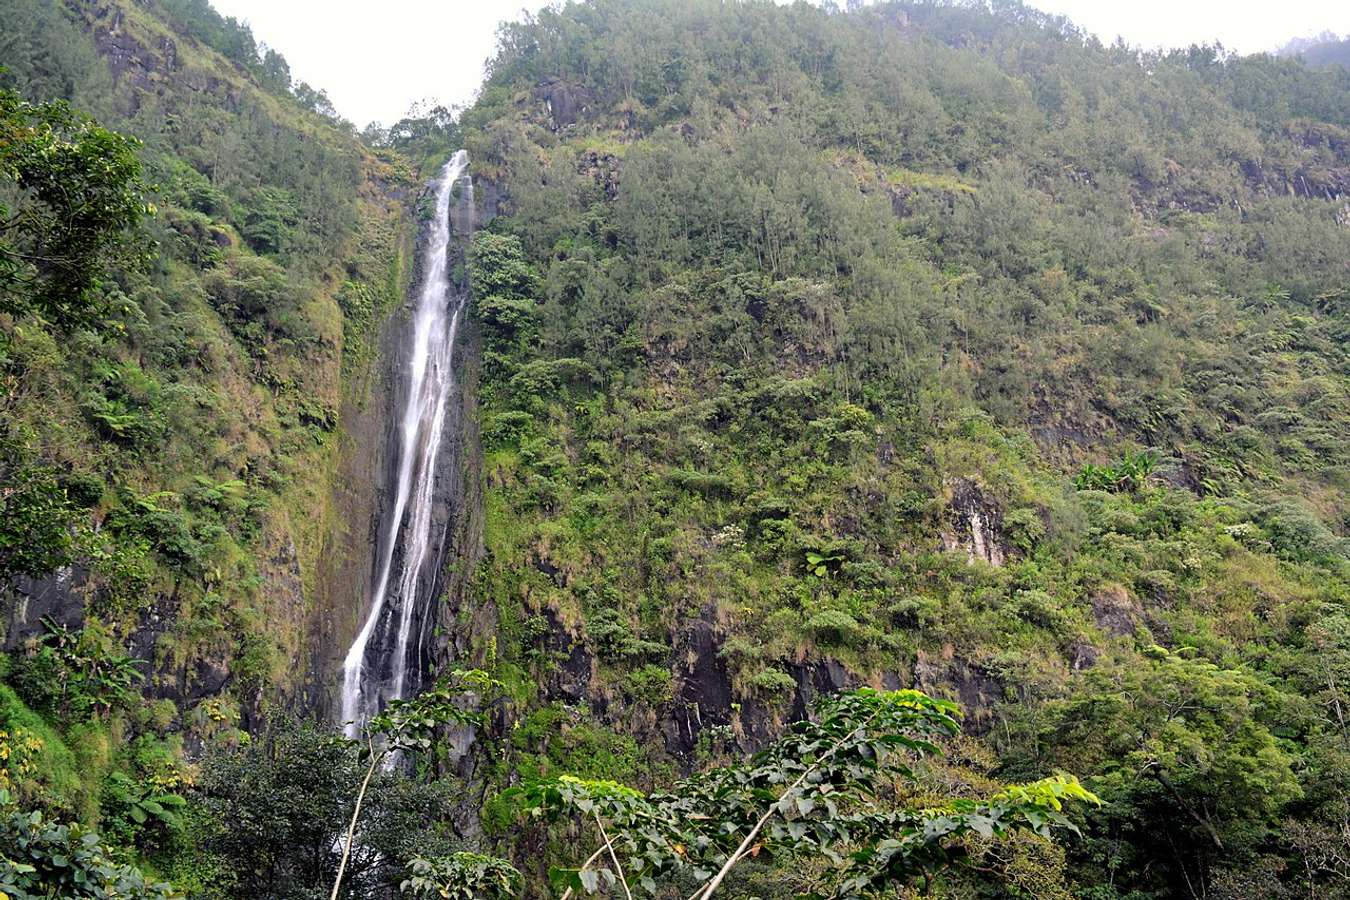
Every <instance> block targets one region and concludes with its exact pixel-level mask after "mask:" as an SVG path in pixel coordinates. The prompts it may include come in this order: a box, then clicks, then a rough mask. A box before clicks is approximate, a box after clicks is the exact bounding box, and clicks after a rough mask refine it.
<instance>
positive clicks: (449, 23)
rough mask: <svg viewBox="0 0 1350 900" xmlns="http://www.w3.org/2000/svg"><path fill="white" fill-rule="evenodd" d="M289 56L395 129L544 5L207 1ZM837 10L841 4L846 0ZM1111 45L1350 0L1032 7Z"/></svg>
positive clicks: (1342, 12)
mask: <svg viewBox="0 0 1350 900" xmlns="http://www.w3.org/2000/svg"><path fill="white" fill-rule="evenodd" d="M211 2H212V3H213V5H214V6H215V7H216V9H218V10H220V11H221V12H222V13H224V14H225V15H228V16H236V17H238V18H240V19H244V20H246V21H247V22H248V23H249V24H250V25H252V26H253V34H254V36H255V37H256V38H257V39H258V40H260V41H263V42H265V43H266V44H268V45H269V46H272V47H275V48H277V49H278V50H280V51H281V53H282V54H283V55H285V57H286V59H287V60H288V61H289V62H290V64H291V72H292V74H293V75H294V76H295V77H296V78H300V79H303V80H305V81H307V82H309V83H310V84H311V85H313V86H314V87H316V88H323V89H324V90H326V91H327V92H328V96H329V98H330V99H331V100H332V101H333V105H334V106H336V107H337V109H338V112H340V113H341V114H342V115H344V116H346V117H347V118H348V119H350V120H352V121H353V122H355V123H356V124H357V125H358V126H364V125H365V124H366V123H367V122H370V121H380V122H384V123H385V124H389V123H391V122H393V121H396V120H397V119H398V118H400V117H401V116H402V115H403V113H404V112H405V111H406V110H407V109H408V107H409V105H410V104H411V103H413V102H414V101H417V100H421V99H437V100H440V101H441V102H444V103H447V104H455V103H459V104H463V103H468V102H469V101H470V100H471V99H472V98H473V95H474V92H475V91H476V90H477V88H478V83H479V80H480V78H481V76H482V71H483V62H484V61H485V60H486V59H487V58H488V56H490V55H491V53H492V49H493V46H494V40H495V38H494V34H495V32H496V28H497V23H498V22H499V21H501V20H503V19H514V18H518V17H519V16H520V14H521V11H522V10H525V9H529V10H531V11H534V10H538V9H539V8H540V7H542V6H544V5H545V3H544V0H379V2H371V0H211ZM840 5H843V4H842V3H841V4H840ZM1031 5H1032V6H1036V7H1039V8H1041V9H1044V10H1046V11H1048V12H1055V13H1062V14H1064V15H1067V16H1068V17H1069V18H1071V19H1073V20H1074V21H1075V22H1077V23H1078V24H1079V25H1081V26H1083V27H1085V28H1087V29H1088V30H1089V31H1092V32H1094V33H1096V34H1097V35H1099V36H1100V37H1101V38H1102V40H1103V41H1105V42H1107V43H1110V42H1111V41H1113V40H1115V38H1116V37H1117V36H1121V37H1124V38H1125V40H1126V41H1127V42H1129V43H1130V44H1133V45H1135V46H1142V47H1146V48H1153V47H1159V46H1163V47H1175V46H1186V45H1189V44H1192V43H1199V42H1204V41H1214V40H1218V41H1219V42H1221V43H1222V44H1223V45H1224V46H1225V47H1228V48H1230V49H1233V50H1237V51H1239V52H1242V53H1255V52H1258V51H1262V50H1273V49H1275V48H1276V47H1279V46H1281V45H1283V44H1284V43H1286V42H1287V41H1288V40H1289V39H1290V38H1294V37H1306V36H1308V35H1311V34H1315V33H1318V32H1321V31H1324V30H1330V31H1334V32H1336V33H1337V34H1346V33H1350V2H1347V0H1283V2H1280V3H1272V2H1270V0H1260V2H1256V0H1031Z"/></svg>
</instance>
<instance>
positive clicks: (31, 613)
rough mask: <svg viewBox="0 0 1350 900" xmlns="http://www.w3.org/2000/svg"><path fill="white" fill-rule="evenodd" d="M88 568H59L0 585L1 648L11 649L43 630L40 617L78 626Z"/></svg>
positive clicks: (43, 626)
mask: <svg viewBox="0 0 1350 900" xmlns="http://www.w3.org/2000/svg"><path fill="white" fill-rule="evenodd" d="M87 578H88V572H86V571H85V570H84V569H83V568H81V567H70V568H65V569H61V570H60V571H59V572H55V573H53V574H52V575H49V576H47V577H46V578H38V579H34V578H16V579H14V581H13V582H12V583H11V584H9V585H0V606H2V607H3V609H4V610H5V635H4V649H5V650H13V649H15V648H16V647H19V646H21V645H22V644H23V643H24V642H25V641H27V640H28V639H29V638H32V637H35V636H37V635H40V634H42V633H43V632H44V631H45V630H46V626H45V625H43V619H47V618H50V619H51V620H52V621H53V622H55V623H56V624H57V625H64V626H65V627H67V628H79V627H80V626H82V625H83V624H84V608H85V601H86V594H87V592H88V585H87Z"/></svg>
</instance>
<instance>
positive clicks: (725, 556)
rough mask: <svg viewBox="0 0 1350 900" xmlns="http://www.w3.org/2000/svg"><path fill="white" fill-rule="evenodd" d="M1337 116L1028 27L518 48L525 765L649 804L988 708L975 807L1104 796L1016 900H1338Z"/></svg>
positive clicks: (504, 257) (505, 162) (1249, 86)
mask: <svg viewBox="0 0 1350 900" xmlns="http://www.w3.org/2000/svg"><path fill="white" fill-rule="evenodd" d="M1347 91H1350V81H1348V80H1347V73H1346V72H1345V71H1343V70H1339V69H1326V70H1314V69H1311V68H1308V67H1305V66H1304V65H1302V64H1301V63H1299V62H1297V61H1295V60H1289V59H1276V58H1271V57H1265V56H1256V57H1237V56H1232V55H1228V54H1225V53H1223V52H1222V51H1220V50H1218V49H1216V48H1209V47H1193V48H1189V49H1185V50H1178V51H1171V52H1165V53H1150V54H1140V53H1137V52H1135V51H1132V50H1130V49H1128V48H1125V47H1123V46H1115V47H1105V46H1103V45H1101V44H1100V43H1098V42H1097V41H1096V40H1094V39H1092V38H1090V37H1088V36H1086V35H1084V34H1083V33H1081V32H1079V31H1077V30H1075V29H1074V28H1073V27H1072V26H1071V25H1070V24H1069V23H1068V22H1066V21H1064V20H1062V19H1057V18H1053V17H1049V16H1044V15H1042V14H1040V13H1036V12H1035V11H1033V10H1031V9H1029V8H1026V7H1023V6H1020V5H1017V4H1000V5H998V8H997V11H996V12H991V11H989V10H988V9H987V8H986V7H985V5H984V4H979V3H953V4H926V3H925V4H905V3H879V4H875V5H872V6H868V7H866V8H863V9H858V10H855V11H852V12H849V13H839V12H835V11H831V10H828V9H827V10H821V9H817V8H813V7H811V6H808V5H805V4H798V5H795V6H790V7H778V6H775V5H772V4H767V3H762V4H761V3H733V4H722V3H713V2H706V3H705V2H694V3H687V2H681V3H676V2H663V0H594V2H590V3H586V4H583V5H577V6H573V7H568V8H565V9H557V10H544V11H542V12H540V13H539V14H538V16H537V17H534V18H532V19H530V20H528V21H525V22H523V23H520V24H517V25H509V26H507V27H506V28H505V29H504V30H503V32H502V40H501V50H500V52H499V54H498V56H497V58H496V59H494V60H493V62H492V63H491V65H490V67H489V78H488V82H487V84H486V86H485V87H484V89H483V92H482V94H481V97H480V99H479V101H478V103H477V104H476V105H475V106H474V107H473V108H471V109H469V110H467V111H466V112H465V113H464V115H463V116H462V118H461V127H462V129H463V132H464V141H465V145H466V146H467V147H468V148H469V152H470V156H471V158H472V159H473V161H474V166H475V168H476V171H477V172H478V173H479V176H480V177H481V178H486V179H490V180H493V181H496V182H498V183H500V184H501V185H502V186H503V187H504V188H505V190H506V192H507V195H508V197H509V205H508V206H507V207H506V208H505V210H504V213H505V214H504V215H503V216H501V217H499V218H498V219H497V220H495V221H494V222H493V223H492V224H491V226H490V227H489V228H488V230H487V232H486V233H480V234H479V235H478V237H477V238H476V242H475V253H474V255H473V259H472V267H471V269H472V271H471V275H472V277H473V281H474V285H475V291H476V301H475V302H476V313H477V317H478V319H479V321H480V323H481V325H482V329H483V366H482V384H481V389H480V401H481V403H482V407H483V411H482V421H483V441H484V453H485V460H484V484H485V487H486V497H485V501H484V506H485V511H486V517H487V522H486V526H485V530H486V539H487V540H486V543H487V550H488V553H487V556H486V559H485V562H484V564H483V566H482V568H481V569H480V572H479V575H478V582H477V585H478V590H479V591H480V593H481V595H482V602H484V603H490V604H492V608H495V609H496V610H498V611H499V616H500V620H501V622H502V632H501V634H500V635H499V638H498V640H497V642H496V644H495V651H496V653H497V657H498V658H499V659H500V660H501V661H502V665H504V666H510V667H512V668H513V670H515V671H518V670H522V669H523V670H525V671H527V672H529V673H532V674H533V678H524V679H518V680H519V681H521V683H522V684H523V686H524V687H525V688H526V689H527V690H528V689H529V688H531V687H534V691H535V697H534V698H533V699H532V700H530V701H529V705H531V706H532V707H533V708H535V709H537V710H539V711H541V712H539V713H534V714H532V716H531V718H530V719H528V720H527V721H529V722H531V723H535V722H537V721H538V719H537V717H538V716H539V715H540V714H542V711H547V710H550V709H556V708H557V704H558V703H559V701H560V700H564V701H565V700H566V698H569V697H575V696H577V695H580V696H581V697H582V698H583V702H584V703H585V704H588V705H589V707H590V713H589V717H587V716H586V714H584V713H583V714H563V713H561V712H559V713H549V715H550V716H551V721H557V722H558V723H559V724H558V725H557V726H555V727H564V728H565V727H566V726H570V725H571V724H572V723H575V722H578V721H585V722H587V725H586V727H587V728H596V727H597V726H599V725H608V726H609V727H611V728H614V729H616V730H617V731H619V732H621V733H625V732H627V733H631V734H632V735H633V736H634V738H635V740H636V747H637V748H639V750H640V752H641V753H642V754H644V755H645V756H646V757H648V758H649V759H650V760H651V762H650V763H647V764H643V763H641V762H639V763H637V764H636V765H635V766H634V767H633V768H635V769H636V770H639V771H642V770H644V769H646V768H650V767H651V766H653V765H660V764H662V763H665V762H666V761H668V760H671V759H672V758H674V759H676V760H679V759H686V758H687V757H681V756H680V755H679V754H682V753H688V752H690V750H691V749H692V748H691V745H692V744H694V743H697V747H698V748H699V749H698V751H697V752H698V753H700V754H717V753H728V752H731V753H735V752H744V751H745V750H748V749H753V748H755V747H758V746H762V743H761V742H762V741H763V740H764V739H765V737H764V735H766V734H772V733H777V732H778V731H779V730H780V729H781V728H782V727H783V724H784V722H785V721H788V720H790V719H791V718H792V717H793V716H794V715H800V712H794V709H800V703H801V702H802V700H803V699H804V697H809V696H810V694H809V693H808V692H809V691H810V690H811V686H812V685H813V684H817V683H819V681H817V679H821V680H823V679H824V678H825V677H826V676H829V673H830V672H833V671H836V670H835V669H833V668H831V667H833V666H836V665H838V666H842V668H843V669H844V670H846V671H847V672H850V673H852V677H853V678H855V679H857V680H858V681H861V682H864V683H866V682H868V681H870V682H871V683H879V682H880V681H881V680H882V679H884V678H888V677H895V678H898V679H899V680H900V681H901V682H902V683H905V682H912V683H916V684H918V685H919V686H921V687H924V688H925V689H928V690H931V691H936V692H938V693H940V694H943V695H946V696H952V697H957V696H959V697H960V698H961V699H962V700H963V701H964V702H965V705H966V706H967V707H968V708H969V712H970V725H971V728H972V730H973V731H974V732H975V733H976V734H978V735H979V738H980V740H979V746H980V750H979V752H978V753H976V754H975V756H974V757H971V758H970V760H971V766H972V769H973V771H972V772H969V773H968V774H966V775H965V776H964V777H967V778H977V777H980V776H979V775H977V774H975V773H988V774H991V775H992V776H993V777H994V778H995V779H1007V780H1011V781H1017V780H1027V779H1030V778H1033V777H1039V775H1040V774H1043V773H1045V772H1047V771H1054V770H1055V769H1057V768H1061V767H1062V768H1063V769H1066V770H1069V771H1073V772H1076V773H1078V774H1079V775H1080V776H1082V777H1083V779H1084V784H1085V785H1086V786H1087V787H1088V788H1089V789H1090V790H1092V791H1093V792H1095V793H1097V794H1098V795H1100V796H1101V797H1102V799H1103V800H1104V801H1105V805H1104V806H1103V807H1102V808H1101V809H1100V810H1093V811H1090V812H1088V813H1087V814H1086V815H1085V816H1083V817H1082V819H1081V820H1079V821H1080V822H1081V824H1082V826H1083V837H1082V839H1081V840H1070V841H1069V842H1068V843H1067V845H1066V847H1067V854H1066V855H1064V856H1063V857H1062V858H1060V859H1059V860H1058V862H1054V861H1051V860H1050V859H1049V857H1040V858H1039V860H1040V861H1039V862H1038V863H1037V865H1038V866H1044V867H1045V868H1043V869H1040V871H1041V872H1042V876H1041V877H1039V878H1032V879H1031V883H1032V884H1034V885H1035V887H1033V888H1021V889H1020V890H1025V891H1027V892H1028V893H1025V894H1013V895H1017V896H1022V895H1028V896H1029V895H1035V896H1064V897H1067V896H1091V897H1099V898H1107V897H1130V898H1144V897H1163V896H1169V897H1170V896H1195V897H1200V896H1205V897H1216V896H1222V897H1246V896H1253V895H1257V894H1260V895H1269V896H1281V897H1282V896H1301V895H1303V894H1307V893H1318V892H1322V891H1325V892H1329V895H1334V894H1336V892H1337V891H1340V890H1343V888H1344V883H1345V881H1344V880H1345V878H1346V876H1347V874H1350V873H1347V872H1346V870H1345V868H1344V866H1343V865H1342V864H1341V863H1336V862H1334V861H1332V860H1333V858H1336V859H1340V858H1344V855H1345V852H1346V850H1347V848H1346V845H1345V842H1344V838H1343V837H1333V835H1335V834H1338V833H1339V832H1338V831H1337V829H1339V828H1340V824H1339V823H1341V822H1343V821H1344V814H1345V806H1344V803H1343V799H1340V797H1341V796H1342V794H1343V791H1342V787H1343V782H1344V778H1343V772H1344V770H1345V766H1346V762H1347V758H1346V756H1345V744H1344V742H1345V735H1346V729H1345V724H1344V721H1343V717H1342V716H1340V715H1339V714H1338V713H1337V710H1338V709H1341V708H1343V705H1344V703H1345V699H1344V690H1345V689H1344V684H1345V678H1346V673H1345V672H1344V671H1342V670H1343V668H1344V665H1343V664H1344V662H1345V659H1346V653H1347V645H1346V644H1345V638H1344V635H1343V634H1342V631H1343V628H1342V625H1341V624H1340V623H1343V621H1344V619H1345V615H1346V603H1347V601H1348V600H1350V580H1348V578H1350V556H1348V555H1347V550H1350V543H1347V533H1348V529H1350V520H1348V519H1347V518H1346V517H1345V510H1346V509H1347V508H1350V503H1348V502H1347V499H1348V498H1347V488H1350V482H1347V479H1346V475H1347V463H1350V457H1347V455H1346V453H1347V444H1346V442H1345V439H1344V436H1343V435H1344V434H1345V433H1347V432H1348V431H1350V381H1347V376H1350V357H1347V356H1346V352H1345V348H1346V346H1347V342H1346V338H1347V335H1350V331H1347V325H1348V324H1350V322H1348V321H1347V318H1346V310H1347V307H1346V304H1345V299H1346V298H1345V294H1344V291H1345V283H1346V276H1347V274H1350V269H1347V260H1350V231H1348V230H1347V229H1346V227H1345V224H1344V222H1345V214H1344V211H1343V209H1342V207H1343V206H1344V203H1345V187H1344V185H1345V184H1346V183H1347V182H1346V181H1345V178H1346V176H1347V173H1348V172H1350V157H1347V155H1346V147H1347V146H1350V144H1347V143H1346V141H1347V137H1350V132H1347V128H1348V127H1350V120H1347V117H1346V109H1347V108H1350V107H1347V105H1346V99H1345V98H1346V97H1347V96H1350V94H1348V93H1347ZM560 110H562V111H564V112H563V113H562V114H561V115H559V111H560ZM528 622H538V623H544V624H543V628H544V630H543V631H542V632H536V631H534V630H532V629H529V628H521V627H520V626H519V625H518V624H516V623H528ZM550 623H552V624H550ZM708 633H711V635H712V638H711V643H712V647H711V650H710V649H709V648H708V642H707V639H706V638H705V637H703V636H704V635H706V634H708ZM577 648H580V650H578V649H577ZM661 648H666V649H665V650H664V652H663V651H662V649H661ZM710 652H711V654H712V655H713V659H711V660H710V659H708V656H709V653H710ZM579 653H584V655H582V656H580V657H579V656H578V654H579ZM579 658H580V659H582V660H594V663H593V666H594V668H593V674H590V675H585V674H583V675H580V676H579V675H577V674H576V665H577V661H578V659H579ZM660 668H668V669H669V670H670V671H671V674H672V684H671V687H670V689H669V690H665V689H663V690H661V691H656V690H653V689H648V688H647V685H649V684H654V683H657V680H656V679H655V678H654V677H653V675H654V674H655V673H654V671H653V670H654V669H660ZM829 677H831V678H833V677H834V676H829ZM635 687H636V688H637V689H635ZM695 716H697V717H698V719H699V721H700V722H701V725H702V730H703V734H702V736H701V737H700V738H699V739H698V741H697V742H694V741H692V740H686V739H684V738H672V731H673V729H672V726H671V723H673V722H682V721H685V720H686V717H688V718H694V717H695ZM596 720H598V721H596ZM563 723H566V726H564V724H563ZM718 728H722V729H725V732H717V729H718ZM715 734H721V735H722V737H716V736H715ZM709 736H712V737H711V739H710V740H708V741H705V740H704V738H705V737H709ZM727 741H730V744H729V745H728V743H727ZM530 746H534V747H540V746H551V744H550V743H549V742H548V741H546V740H544V739H543V738H539V739H537V740H536V739H531V741H530ZM967 746H969V745H967ZM719 748H720V749H719ZM700 758H703V757H702V756H700ZM975 759H978V760H980V762H978V763H975V762H974V760H975ZM531 765H534V764H533V762H532V763H531ZM957 768H960V767H959V766H958V767H957ZM549 771H557V770H545V771H543V772H541V774H549ZM553 777H556V776H553ZM587 777H600V778H604V777H608V776H606V775H605V774H603V773H599V774H597V775H595V776H587ZM663 786H664V785H661V784H657V785H653V787H654V788H655V789H658V790H659V789H660V788H661V787H663ZM1338 792H1341V793H1340V794H1338ZM497 816H498V811H497V810H494V812H493V817H494V819H493V820H494V821H497ZM606 827H608V826H606ZM1314 834H1315V835H1318V836H1319V837H1317V838H1313V837H1312V835H1314ZM1319 841H1321V842H1324V843H1325V845H1326V846H1335V847H1336V848H1337V850H1335V851H1334V852H1333V851H1323V850H1319V851H1312V850H1310V849H1309V848H1310V847H1311V846H1313V845H1314V844H1317V843H1318V842H1319ZM1013 843H1015V842H1013ZM984 858H985V859H986V861H988V857H984ZM1024 862H1025V859H1024ZM1020 865H1021V863H1018V864H1012V863H1008V862H1007V861H1006V860H1005V862H1004V864H1002V865H1000V864H991V866H990V871H991V872H994V871H997V873H998V874H997V875H991V876H990V877H991V878H994V879H996V880H1001V881H1002V882H1003V883H1004V884H1016V883H1019V882H1018V881H1017V879H1019V878H1021V879H1025V878H1026V877H1027V876H1026V871H1027V870H1026V869H1019V866H1020ZM1019 872H1020V874H1019ZM1050 872H1053V873H1054V874H1047V873H1050ZM978 882H979V877H978V876H972V875H970V874H969V873H959V872H952V871H946V872H943V873H941V874H938V875H937V876H935V877H934V878H933V879H932V880H931V882H930V883H929V884H928V885H927V887H928V889H929V890H930V891H932V892H933V893H935V894H939V895H942V896H984V895H998V896H1005V895H1006V894H997V893H996V892H995V893H991V894H984V893H981V892H983V891H991V890H992V889H991V888H989V887H987V885H986V886H978V884H977V883H978ZM1020 883H1021V884H1027V883H1028V882H1026V881H1022V882H1020ZM766 884H767V883H764V884H762V883H760V882H755V883H754V887H753V889H752V888H750V887H747V888H745V893H746V895H747V896H748V895H751V894H752V893H754V894H755V895H757V896H765V897H768V896H786V895H789V893H790V892H788V893H775V890H778V891H781V890H782V886H781V885H779V886H777V887H774V886H773V885H772V884H768V885H767V886H766ZM687 893H688V891H686V892H685V894H687Z"/></svg>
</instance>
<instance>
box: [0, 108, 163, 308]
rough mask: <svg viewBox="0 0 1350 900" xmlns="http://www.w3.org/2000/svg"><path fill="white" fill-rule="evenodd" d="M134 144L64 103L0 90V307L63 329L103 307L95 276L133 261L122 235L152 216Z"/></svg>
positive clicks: (127, 234) (124, 236) (136, 144)
mask: <svg viewBox="0 0 1350 900" xmlns="http://www.w3.org/2000/svg"><path fill="white" fill-rule="evenodd" d="M139 146H140V144H139V142H138V141H136V140H135V139H133V138H128V137H124V136H122V135H120V134H117V133H115V132H112V131H109V130H108V129H106V128H103V127H101V126H99V125H98V123H96V122H95V121H94V120H93V119H91V118H89V117H88V116H86V115H83V114H81V113H78V112H75V111H74V110H72V109H71V108H70V107H69V106H67V105H66V104H65V103H64V102H62V101H51V102H48V103H40V104H31V103H28V102H26V101H24V100H23V99H22V98H20V97H19V95H18V94H16V93H14V92H13V91H11V90H8V89H5V88H0V179H3V180H4V181H7V182H9V183H11V184H12V185H13V187H14V189H15V190H16V191H17V192H18V196H19V199H18V201H17V205H16V206H15V208H14V209H9V208H8V207H7V206H5V205H4V204H3V203H0V312H6V313H9V314H11V315H21V314H23V313H27V312H36V313H38V314H39V315H41V316H42V317H43V318H45V319H47V320H48V321H49V322H52V323H53V324H55V325H58V326H61V327H73V326H79V325H89V324H92V323H93V322H95V321H97V319H98V318H99V316H100V315H101V314H102V313H103V312H104V311H105V310H104V307H103V304H102V303H101V302H99V301H98V300H97V299H96V298H95V297H94V295H93V293H94V292H93V288H94V287H95V286H96V283H97V281H98V278H99V276H100V274H102V273H103V272H104V271H106V269H107V268H108V266H109V265H110V264H112V263H113V262H114V261H115V260H118V259H121V260H126V259H129V258H131V249H130V245H129V241H128V238H129V237H130V233H131V230H132V229H133V228H134V227H135V226H136V224H137V223H138V222H140V220H141V218H142V216H144V215H145V214H146V213H148V212H153V208H152V207H149V206H148V205H147V204H146V203H145V201H144V199H143V197H142V190H143V186H142V184H141V180H140V179H141V164H140V160H139V159H138V158H137V155H136V151H137V148H138V147H139Z"/></svg>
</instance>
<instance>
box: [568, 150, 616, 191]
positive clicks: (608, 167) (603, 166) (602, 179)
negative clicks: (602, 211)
mask: <svg viewBox="0 0 1350 900" xmlns="http://www.w3.org/2000/svg"><path fill="white" fill-rule="evenodd" d="M577 171H578V172H580V173H581V174H582V175H587V176H589V177H590V178H591V180H592V181H594V182H595V183H596V184H597V185H598V186H599V187H600V190H601V191H603V192H604V194H605V199H606V200H613V199H614V198H615V197H617V196H618V195H619V158H618V157H617V156H614V155H613V154H612V153H600V152H598V151H595V150H586V151H583V152H582V153H581V155H580V156H579V157H578V159H577Z"/></svg>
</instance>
